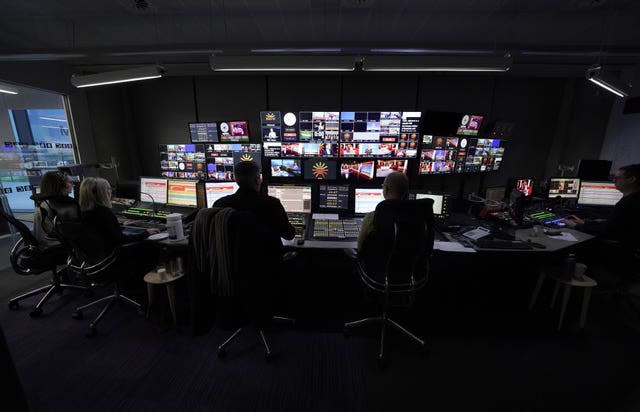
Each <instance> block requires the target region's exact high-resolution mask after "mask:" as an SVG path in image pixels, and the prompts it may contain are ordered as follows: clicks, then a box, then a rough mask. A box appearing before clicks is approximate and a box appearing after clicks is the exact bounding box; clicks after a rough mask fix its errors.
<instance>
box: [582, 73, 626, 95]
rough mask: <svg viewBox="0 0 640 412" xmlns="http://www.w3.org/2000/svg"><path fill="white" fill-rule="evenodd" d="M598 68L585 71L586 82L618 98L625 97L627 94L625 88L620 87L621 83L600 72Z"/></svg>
mask: <svg viewBox="0 0 640 412" xmlns="http://www.w3.org/2000/svg"><path fill="white" fill-rule="evenodd" d="M601 69H602V68H601V67H600V66H591V67H589V68H588V69H587V73H586V75H587V80H589V81H590V82H592V83H594V84H597V85H598V86H600V87H602V88H603V89H605V90H607V91H609V92H611V93H613V94H615V95H616V96H618V97H623V98H624V97H627V96H628V95H629V93H627V91H626V90H625V89H626V87H625V86H624V85H622V82H621V81H620V80H618V79H615V78H613V77H612V76H609V75H607V74H605V73H603V72H602V71H601Z"/></svg>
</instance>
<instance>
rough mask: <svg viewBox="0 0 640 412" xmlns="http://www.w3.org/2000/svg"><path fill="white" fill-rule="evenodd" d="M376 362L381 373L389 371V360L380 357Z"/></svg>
mask: <svg viewBox="0 0 640 412" xmlns="http://www.w3.org/2000/svg"><path fill="white" fill-rule="evenodd" d="M376 362H377V363H378V369H380V370H381V371H383V370H385V369H387V360H386V359H385V358H381V357H380V356H378V359H376Z"/></svg>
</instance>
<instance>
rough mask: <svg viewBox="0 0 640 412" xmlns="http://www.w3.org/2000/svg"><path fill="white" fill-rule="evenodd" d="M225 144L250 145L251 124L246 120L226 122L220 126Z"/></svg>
mask: <svg viewBox="0 0 640 412" xmlns="http://www.w3.org/2000/svg"><path fill="white" fill-rule="evenodd" d="M218 127H219V128H220V141H221V142H223V143H249V124H248V122H247V121H246V120H235V121H230V122H228V121H224V122H220V123H219V124H218Z"/></svg>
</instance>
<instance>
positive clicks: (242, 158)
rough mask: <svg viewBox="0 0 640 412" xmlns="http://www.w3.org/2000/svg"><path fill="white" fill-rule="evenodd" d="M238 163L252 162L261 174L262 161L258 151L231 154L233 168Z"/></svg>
mask: <svg viewBox="0 0 640 412" xmlns="http://www.w3.org/2000/svg"><path fill="white" fill-rule="evenodd" d="M240 162H253V163H255V164H256V166H258V169H259V170H260V173H262V160H261V158H260V150H258V151H241V152H237V151H236V152H233V164H234V166H235V165H237V164H238V163H240Z"/></svg>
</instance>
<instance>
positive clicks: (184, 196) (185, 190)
mask: <svg viewBox="0 0 640 412" xmlns="http://www.w3.org/2000/svg"><path fill="white" fill-rule="evenodd" d="M197 183H198V182H195V181H192V180H173V179H169V180H167V204H168V205H171V206H186V207H198V196H197V191H196V185H197Z"/></svg>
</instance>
